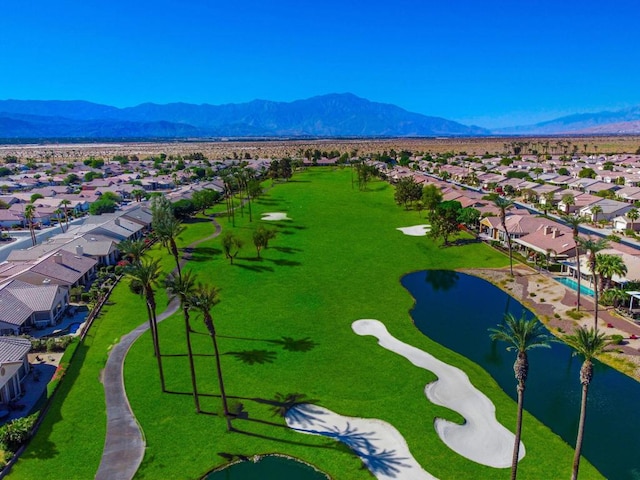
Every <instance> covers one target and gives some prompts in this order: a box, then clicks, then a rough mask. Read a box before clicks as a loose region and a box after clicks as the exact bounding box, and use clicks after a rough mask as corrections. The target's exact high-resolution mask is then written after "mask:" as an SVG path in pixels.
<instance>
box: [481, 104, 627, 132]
mask: <svg viewBox="0 0 640 480" xmlns="http://www.w3.org/2000/svg"><path fill="white" fill-rule="evenodd" d="M493 133H495V134H506V135H525V134H526V135H557V134H585V135H587V134H620V135H629V134H640V106H636V107H630V108H625V109H622V110H615V111H609V110H605V111H601V112H593V113H579V114H575V115H567V116H565V117H560V118H556V119H553V120H548V121H546V122H540V123H536V124H534V125H522V126H516V127H509V128H501V129H495V130H494V131H493Z"/></svg>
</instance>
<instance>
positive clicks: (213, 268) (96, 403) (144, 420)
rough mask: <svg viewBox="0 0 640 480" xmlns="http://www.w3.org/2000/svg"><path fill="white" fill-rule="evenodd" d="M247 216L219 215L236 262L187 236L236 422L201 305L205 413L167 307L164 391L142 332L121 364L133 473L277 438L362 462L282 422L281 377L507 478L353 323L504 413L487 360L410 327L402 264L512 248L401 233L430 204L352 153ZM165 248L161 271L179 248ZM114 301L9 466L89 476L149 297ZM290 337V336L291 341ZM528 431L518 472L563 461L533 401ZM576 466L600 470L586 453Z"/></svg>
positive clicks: (263, 448) (322, 400)
mask: <svg viewBox="0 0 640 480" xmlns="http://www.w3.org/2000/svg"><path fill="white" fill-rule="evenodd" d="M264 212H286V213H287V214H288V216H289V217H290V218H291V220H290V221H277V222H266V221H260V220H259V218H260V213H264ZM253 219H254V221H253V222H252V223H249V218H248V214H247V211H246V209H245V214H244V217H242V216H241V215H240V212H238V213H237V214H236V227H235V228H232V227H231V225H230V223H229V222H228V221H227V220H226V219H224V218H220V219H218V221H219V223H221V225H222V227H223V231H224V230H232V231H233V232H234V233H236V234H237V235H239V236H240V237H241V238H243V239H244V241H245V246H244V247H243V249H242V251H241V252H240V254H239V255H238V257H237V258H236V261H235V262H234V263H235V264H234V265H230V264H229V261H228V260H227V259H225V258H224V255H223V254H222V250H221V242H220V238H217V239H214V240H211V241H207V242H205V243H203V244H201V245H199V246H198V247H196V248H195V250H194V252H193V260H192V261H191V262H190V263H189V264H188V265H187V267H186V268H187V269H191V270H193V271H194V272H195V273H197V275H198V277H199V279H200V280H201V281H203V282H209V283H212V284H214V285H216V286H218V287H219V288H220V304H219V305H217V306H216V307H215V308H214V309H213V317H214V321H215V322H216V327H217V332H218V335H219V346H220V348H221V351H222V352H223V355H222V358H221V361H222V368H223V371H224V377H225V382H226V383H225V384H226V390H227V394H228V395H229V396H230V397H232V398H233V399H236V400H238V401H240V402H242V404H243V405H244V410H245V412H244V414H243V415H242V418H240V419H236V420H234V427H235V428H236V429H237V430H238V431H236V432H233V433H227V432H226V431H225V423H224V420H223V419H222V418H220V416H218V415H216V413H217V412H219V410H220V400H219V397H217V396H216V395H217V393H218V388H217V379H216V373H215V360H214V357H213V356H212V352H213V349H212V346H211V340H210V338H209V337H208V335H206V334H205V327H204V325H203V323H202V321H201V319H200V317H199V316H198V315H196V314H195V313H194V314H193V315H194V316H193V323H194V325H195V329H196V330H197V332H198V334H196V335H194V350H195V352H196V353H197V354H198V355H197V357H196V365H197V371H198V384H199V391H200V392H201V393H202V397H201V401H202V405H203V409H204V410H206V411H207V412H210V413H212V414H211V415H208V414H200V415H196V414H195V412H194V405H193V399H192V397H191V394H190V392H191V384H190V377H189V371H188V360H187V357H186V351H187V350H186V345H185V338H184V337H185V335H184V322H183V320H182V316H181V315H179V314H176V315H174V316H172V317H170V318H169V319H167V320H166V321H164V322H163V323H162V324H161V325H160V328H159V335H160V344H161V348H162V353H163V361H164V366H165V375H166V380H167V388H168V390H170V391H171V392H172V393H162V392H161V391H160V385H159V380H158V374H157V367H156V364H155V359H154V357H153V355H152V346H151V338H150V335H149V334H148V333H146V334H145V335H143V336H142V337H141V338H140V340H139V341H138V342H136V344H134V346H133V348H132V349H131V351H130V353H129V355H128V357H127V361H126V364H125V381H126V388H127V393H128V396H129V400H130V402H131V406H132V408H133V411H134V413H135V415H136V416H137V419H138V421H139V422H140V425H141V426H142V429H143V431H144V435H145V437H146V441H147V450H146V455H145V459H144V461H143V464H142V466H141V468H140V470H139V472H138V475H137V478H141V479H142V478H144V479H165V478H184V479H193V478H199V477H201V476H202V475H204V474H205V473H206V472H207V471H208V470H210V469H212V468H214V467H216V466H220V465H222V464H224V463H225V462H226V461H227V460H226V459H227V458H229V456H234V455H246V456H250V455H254V454H260V453H274V452H277V453H285V454H288V455H292V456H295V457H298V458H300V459H303V460H304V461H306V462H309V463H311V464H313V465H315V466H316V467H317V468H319V469H320V470H322V471H324V472H327V473H328V474H330V475H331V476H332V477H333V478H335V479H338V480H342V479H365V478H371V474H370V473H369V472H368V470H366V469H363V468H362V462H361V461H360V460H359V458H358V457H356V456H355V455H354V454H353V453H352V452H351V451H350V450H349V449H348V448H346V447H345V446H344V445H342V444H340V443H337V442H334V441H332V440H329V439H327V438H324V437H317V436H310V435H304V434H301V433H297V432H295V431H292V430H290V429H288V428H286V426H285V423H284V420H283V419H282V418H281V417H279V416H277V415H274V414H273V412H272V403H273V400H274V399H275V398H276V396H277V394H285V395H286V394H289V393H298V394H304V395H306V396H307V398H308V399H311V400H312V401H314V402H316V403H318V404H319V405H322V406H324V407H326V408H329V409H331V410H333V411H335V412H338V413H340V414H343V415H347V416H356V417H358V416H359V417H367V418H379V419H382V420H385V421H387V422H390V423H391V424H393V425H394V426H395V427H396V428H397V429H398V430H399V431H400V432H401V433H402V435H403V436H404V438H405V439H406V440H407V443H408V444H409V447H410V449H411V452H412V454H413V456H414V457H415V458H416V459H417V460H418V461H419V462H420V463H421V464H422V465H423V467H424V468H425V470H427V471H428V472H429V473H431V474H433V475H434V476H436V477H438V478H441V479H459V478H483V479H484V478H487V479H493V478H495V479H506V478H509V474H510V471H509V469H493V468H489V467H483V466H480V465H478V464H475V463H473V462H471V461H469V460H466V459H465V458H463V457H460V456H458V455H457V454H455V453H454V452H453V451H451V450H450V449H449V448H448V447H446V446H445V445H444V443H443V442H442V441H441V440H440V439H439V437H438V436H437V435H436V433H435V430H434V428H433V421H434V418H435V417H443V418H447V419H450V420H454V421H460V417H459V415H458V414H456V413H454V412H451V411H449V410H447V409H445V408H443V407H438V406H436V405H433V404H431V403H430V402H429V401H427V400H426V398H425V395H424V386H425V385H426V384H427V383H428V382H430V381H432V380H433V379H434V378H435V377H434V375H433V374H430V373H429V372H426V371H425V370H423V369H421V368H417V367H415V366H413V365H411V364H410V363H409V362H408V361H407V360H405V359H404V358H402V357H400V356H399V355H396V354H394V353H391V352H389V351H387V350H386V349H383V348H380V347H379V346H378V345H377V344H376V339H375V338H373V337H361V336H358V335H356V334H355V333H353V331H352V329H351V324H352V322H353V321H355V320H358V319H362V318H374V319H378V320H380V321H382V322H383V323H385V325H386V326H387V328H388V330H389V332H390V333H391V334H392V335H394V336H395V337H396V338H398V339H399V340H401V341H403V342H406V343H409V344H412V345H414V346H416V347H418V348H421V349H423V350H425V351H428V352H429V353H431V354H433V355H434V356H436V357H437V358H439V359H440V360H442V361H444V362H447V363H450V364H453V365H455V366H458V367H460V368H462V369H463V370H464V371H465V372H467V374H468V375H469V377H470V379H471V381H472V382H473V383H474V385H476V386H477V387H478V388H479V389H480V390H482V391H483V392H484V393H485V394H486V395H487V396H489V398H491V399H492V400H493V402H494V403H495V405H496V409H497V417H498V419H499V420H500V421H501V422H502V423H503V424H504V425H505V426H507V427H508V428H509V429H513V427H514V425H515V417H516V405H515V403H514V402H513V401H512V400H511V399H510V398H509V397H508V396H507V395H506V394H505V393H504V392H503V391H502V390H501V389H500V388H499V387H498V386H497V385H496V384H495V382H494V381H493V379H492V378H491V377H490V376H489V375H488V374H486V373H485V372H484V371H483V370H482V369H481V368H479V367H478V366H477V365H475V364H473V363H471V362H470V361H468V360H466V359H465V358H462V357H461V356H459V355H457V354H455V353H454V352H451V351H449V350H446V349H444V348H443V347H441V346H439V345H438V344H436V343H434V342H433V341H431V340H430V339H428V338H426V337H425V336H424V335H422V334H421V333H420V332H419V331H418V330H417V329H416V328H415V327H414V325H413V324H412V322H411V318H410V316H409V313H408V311H409V309H410V308H411V306H412V303H413V299H412V298H411V297H410V296H409V294H408V293H407V291H406V290H404V289H403V287H402V286H401V284H400V278H401V277H402V276H403V275H404V274H406V273H408V272H411V271H415V270H421V269H428V268H429V269H455V268H470V267H498V266H505V265H507V264H508V259H507V258H506V257H505V256H504V255H502V254H500V253H498V252H496V251H494V250H493V249H491V248H489V247H487V246H486V245H483V244H480V243H469V244H465V245H463V246H453V247H448V248H441V247H440V246H439V242H438V243H434V242H433V241H432V240H429V239H427V238H426V237H412V236H406V235H403V234H402V233H401V232H399V231H397V230H396V228H397V227H406V226H411V225H415V224H420V223H425V220H424V218H420V217H419V216H418V213H417V212H414V211H405V210H403V209H402V208H401V207H398V206H396V205H395V204H394V202H393V187H391V186H389V185H388V184H387V183H385V182H382V181H376V182H372V183H370V184H369V189H368V191H364V192H361V191H358V190H357V189H352V185H351V172H350V171H349V170H348V169H347V170H330V169H324V168H317V169H310V170H307V171H305V172H301V173H296V174H295V176H294V177H293V179H292V180H291V181H289V182H287V183H283V184H278V185H276V186H274V188H272V189H270V190H269V192H268V194H266V195H265V196H264V197H263V198H261V199H258V200H257V201H255V202H254V203H253ZM258 225H265V226H267V227H268V228H273V229H275V230H277V232H278V233H277V236H276V238H275V239H273V240H272V241H271V242H270V243H269V248H268V249H266V250H263V251H262V259H258V258H257V255H256V251H255V248H254V247H253V244H252V241H251V234H252V231H253V229H254V228H256V227H257V226H258ZM212 231H213V229H212V226H211V224H210V223H208V222H202V221H200V222H194V223H192V224H191V225H189V228H188V230H187V231H186V232H185V234H184V235H183V239H182V245H186V244H188V243H191V242H192V241H194V240H195V239H197V238H202V237H205V236H207V235H210V234H211V233H212ZM156 252H157V251H156ZM156 254H157V253H156ZM162 254H163V255H164V258H163V266H164V267H165V268H166V271H169V270H170V269H171V268H172V267H173V259H172V258H171V257H170V256H168V255H166V252H165V251H162ZM112 302H113V305H111V306H110V307H109V308H108V309H107V311H105V312H104V313H103V315H102V316H101V318H100V320H99V323H98V324H97V325H96V327H95V328H94V329H92V331H91V335H90V336H89V338H88V340H87V341H86V342H85V343H84V344H82V345H80V347H79V348H78V354H77V355H76V359H77V360H80V361H82V363H80V362H78V361H76V360H74V364H73V366H72V368H71V369H70V371H69V372H68V374H67V378H66V379H65V381H64V382H63V383H62V388H61V391H60V392H59V393H60V395H58V397H57V399H56V402H54V408H53V409H52V412H51V413H50V415H49V416H48V417H47V419H46V420H45V423H44V426H43V428H42V430H41V431H40V432H39V433H38V435H37V437H36V439H35V440H34V442H32V445H31V446H30V448H29V449H28V450H27V453H26V455H25V456H24V459H23V460H20V461H19V462H18V464H17V465H16V467H15V469H14V472H13V473H12V474H11V476H10V478H24V479H31V478H61V479H62V478H65V479H68V478H80V479H84V478H93V476H94V474H95V472H96V470H97V467H98V463H99V459H100V455H101V453H102V447H103V443H104V433H105V414H104V395H103V393H102V385H101V384H100V383H99V373H100V369H101V368H102V366H103V365H104V362H105V360H106V357H107V353H108V348H109V346H110V345H112V344H113V343H115V342H116V341H117V340H118V338H119V337H120V336H121V335H122V334H124V333H127V332H128V331H129V330H132V329H133V328H134V327H135V326H137V325H139V324H141V323H143V322H145V321H146V315H145V312H144V305H143V302H142V300H141V299H140V298H138V297H135V296H134V295H133V294H131V293H130V292H129V291H128V289H127V288H126V286H125V285H120V286H119V287H118V288H116V290H115V293H114V296H113V297H112ZM165 304H166V296H163V295H159V300H158V305H159V306H160V309H162V308H163V307H164V305H165ZM499 320H500V319H496V321H499ZM285 337H286V338H288V339H292V340H293V342H289V343H286V342H284V341H283V339H284V338H285ZM469 341H473V339H471V338H470V339H469ZM514 388H515V381H514ZM63 400H64V402H63ZM523 442H524V443H525V445H526V448H527V455H526V457H525V458H524V459H523V460H522V461H521V462H520V467H519V470H518V476H519V478H522V479H540V478H564V477H565V476H568V475H569V473H570V469H571V461H572V455H573V450H572V449H571V448H570V447H569V446H568V445H566V444H565V443H564V442H563V441H562V440H561V439H559V438H558V437H557V436H555V435H553V434H552V433H551V432H550V430H549V429H548V428H547V427H545V426H543V425H541V424H540V423H538V422H537V421H536V420H535V419H533V418H531V417H530V416H528V415H525V423H524V430H523ZM580 478H582V479H596V478H602V477H601V476H600V475H599V474H598V473H597V472H596V471H595V469H594V468H593V467H591V466H590V465H589V464H588V462H586V461H584V462H583V463H582V464H581V471H580Z"/></svg>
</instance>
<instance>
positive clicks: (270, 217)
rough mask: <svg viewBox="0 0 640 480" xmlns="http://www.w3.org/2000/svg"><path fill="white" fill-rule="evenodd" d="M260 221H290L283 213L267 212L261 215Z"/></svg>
mask: <svg viewBox="0 0 640 480" xmlns="http://www.w3.org/2000/svg"><path fill="white" fill-rule="evenodd" d="M261 220H269V221H274V220H291V219H290V218H289V217H287V214H286V213H284V212H267V213H263V214H262V218H261Z"/></svg>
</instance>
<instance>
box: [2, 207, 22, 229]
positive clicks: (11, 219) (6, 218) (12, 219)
mask: <svg viewBox="0 0 640 480" xmlns="http://www.w3.org/2000/svg"><path fill="white" fill-rule="evenodd" d="M23 220H24V218H23V217H22V216H21V215H19V214H17V213H16V212H12V211H9V210H1V209H0V227H2V228H12V227H15V226H16V225H19V226H22V222H23Z"/></svg>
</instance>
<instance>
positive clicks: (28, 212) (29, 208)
mask: <svg viewBox="0 0 640 480" xmlns="http://www.w3.org/2000/svg"><path fill="white" fill-rule="evenodd" d="M35 214H36V207H35V205H34V204H33V203H29V204H27V205H26V206H25V207H24V218H25V220H26V221H27V222H28V224H29V233H30V234H31V243H32V244H33V246H35V245H36V232H35V230H34V227H33V219H34V217H35Z"/></svg>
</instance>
